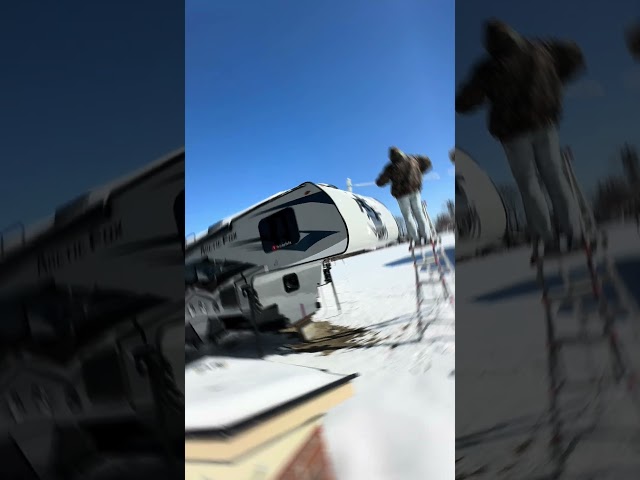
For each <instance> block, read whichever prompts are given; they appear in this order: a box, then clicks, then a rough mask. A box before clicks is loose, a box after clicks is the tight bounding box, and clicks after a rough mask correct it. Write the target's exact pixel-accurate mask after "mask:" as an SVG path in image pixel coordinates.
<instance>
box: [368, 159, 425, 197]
mask: <svg viewBox="0 0 640 480" xmlns="http://www.w3.org/2000/svg"><path fill="white" fill-rule="evenodd" d="M397 152H398V154H397V155H390V157H391V158H390V159H391V162H389V163H388V164H387V165H386V166H385V167H384V170H382V173H381V174H380V176H379V177H378V179H377V180H376V185H378V186H379V187H384V186H385V185H387V184H388V183H389V182H391V195H393V196H394V197H395V198H400V197H404V196H405V195H409V194H412V193H415V192H419V191H421V190H422V177H423V175H424V174H425V173H427V172H428V171H429V170H431V167H432V165H431V160H430V159H429V157H426V156H424V155H407V154H405V153H402V152H400V151H399V150H398V151H397Z"/></svg>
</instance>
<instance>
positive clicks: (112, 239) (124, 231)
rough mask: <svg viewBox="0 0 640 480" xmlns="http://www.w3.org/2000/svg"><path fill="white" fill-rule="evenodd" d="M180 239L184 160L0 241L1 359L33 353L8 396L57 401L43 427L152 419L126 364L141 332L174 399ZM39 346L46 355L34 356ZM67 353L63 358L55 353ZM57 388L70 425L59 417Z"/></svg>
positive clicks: (140, 378) (180, 154)
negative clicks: (7, 336) (115, 417)
mask: <svg viewBox="0 0 640 480" xmlns="http://www.w3.org/2000/svg"><path fill="white" fill-rule="evenodd" d="M15 232H17V234H15ZM183 238H184V149H180V150H179V151H177V152H174V153H172V154H170V155H168V156H166V157H164V158H162V159H160V160H159V161H158V162H154V163H153V164H151V165H149V166H147V167H145V168H143V169H141V170H140V171H137V172H135V173H133V174H131V175H128V176H127V177H125V178H123V179H121V180H118V181H116V182H113V183H110V184H108V185H106V186H104V187H101V188H98V189H95V190H93V191H91V192H89V193H87V194H85V195H83V196H81V197H80V198H78V199H77V200H75V201H73V202H71V203H69V204H67V205H64V206H63V207H61V208H59V209H58V210H57V211H56V213H55V215H53V216H52V217H50V218H48V219H46V220H45V221H44V222H40V223H39V224H38V225H37V226H36V227H32V228H27V229H24V230H22V229H20V230H14V235H7V236H4V237H3V241H2V247H3V248H2V253H1V254H0V272H1V273H0V314H1V316H2V326H1V327H2V328H3V329H4V331H6V332H11V334H12V335H13V340H14V342H13V343H12V344H11V345H10V346H9V348H11V349H15V350H21V349H27V350H28V349H30V348H31V347H33V346H34V345H36V346H38V348H37V351H38V352H39V353H38V355H39V356H41V362H40V363H41V365H40V366H38V367H37V372H35V373H34V371H33V369H32V368H31V366H30V365H32V364H33V363H34V362H35V360H33V359H29V357H28V356H26V357H25V358H26V359H27V360H25V362H24V365H22V363H21V361H16V362H13V364H12V365H10V367H11V372H10V373H11V375H12V376H13V377H12V378H15V380H12V381H13V382H15V383H16V385H18V386H17V387H16V389H17V390H16V392H17V393H16V395H18V396H21V395H23V394H24V398H25V399H27V398H31V395H32V393H31V388H32V387H31V383H33V385H36V384H38V382H41V383H42V385H43V388H45V389H46V390H47V391H48V392H49V395H50V396H51V397H52V398H54V399H57V400H55V401H54V404H55V405H56V406H55V408H54V411H53V412H52V413H51V416H52V417H53V418H54V419H55V420H60V421H67V420H70V419H71V420H73V418H75V417H74V415H80V416H84V417H87V418H88V417H91V416H92V415H95V416H97V417H99V415H100V413H99V412H103V413H104V412H105V411H106V410H105V407H106V406H109V407H110V408H111V409H112V410H114V411H116V412H120V413H119V414H121V415H122V416H123V417H127V418H129V417H131V418H136V416H137V415H138V414H139V413H140V412H142V413H144V412H147V413H148V412H149V411H152V409H153V397H152V391H151V389H150V388H149V385H148V383H147V379H146V377H145V375H144V374H143V373H141V371H140V369H139V368H138V367H137V366H136V364H135V360H134V355H133V352H134V351H136V349H137V348H139V347H140V346H142V345H143V341H142V339H141V331H143V332H144V333H145V334H146V336H147V338H148V341H149V342H150V343H151V344H155V345H156V346H158V347H159V348H160V350H161V351H162V353H163V354H164V355H165V358H167V359H168V360H169V361H170V363H171V364H172V366H173V373H174V374H175V379H176V383H177V386H178V388H182V389H184V377H183V376H182V375H183V373H182V365H183V364H184V344H183V342H182V332H183V330H182V328H183V327H182V323H181V322H182V313H183V306H184V298H183V297H182V288H181V286H182V283H183V277H182V274H183V271H184V244H183ZM60 311H64V315H59V312H60ZM133 319H136V320H137V322H138V325H139V327H140V328H138V327H134V325H133ZM176 328H177V329H178V330H177V331H178V334H177V335H176ZM80 337H82V338H81V340H80ZM44 344H46V345H47V348H49V347H50V346H51V345H54V346H55V349H54V348H53V347H51V349H50V350H47V352H49V353H46V354H45V353H43V351H44V350H42V349H41V348H40V347H41V346H42V345H44ZM67 344H70V345H73V348H71V347H69V348H65V347H60V345H63V346H64V345H67ZM56 345H57V346H56ZM54 350H55V352H56V353H55V355H56V356H55V358H56V360H52V358H53V355H54V354H53V353H50V352H53V351H54ZM50 355H51V356H50ZM7 368H9V366H7ZM0 370H4V368H0ZM107 370H108V374H106V375H107V377H108V378H101V375H102V374H104V372H106V371H107ZM7 372H9V370H7ZM101 372H102V373H101ZM29 378H32V379H33V378H35V380H29V381H26V380H24V379H29ZM21 379H23V380H24V381H23V380H21ZM7 381H8V380H7ZM111 381H113V383H112V382H111ZM30 382H31V383H30ZM7 388H8V387H7ZM69 388H71V391H73V392H74V395H75V397H76V402H77V404H78V405H77V407H78V409H79V412H80V413H75V414H74V412H71V411H69V409H68V408H67V407H66V406H65V405H66V403H65V401H64V398H65V395H67V393H68V392H69ZM136 388H141V389H140V390H136ZM23 390H24V391H23ZM65 392H66V393H65ZM25 405H30V404H29V403H28V401H25ZM119 408H120V410H118V409H119ZM96 412H98V413H96ZM41 415H42V413H41V412H38V411H37V410H36V409H34V410H32V411H28V412H26V413H25V414H24V416H25V417H27V418H30V419H33V418H36V417H38V416H41ZM97 417H96V418H97ZM27 423H28V422H27Z"/></svg>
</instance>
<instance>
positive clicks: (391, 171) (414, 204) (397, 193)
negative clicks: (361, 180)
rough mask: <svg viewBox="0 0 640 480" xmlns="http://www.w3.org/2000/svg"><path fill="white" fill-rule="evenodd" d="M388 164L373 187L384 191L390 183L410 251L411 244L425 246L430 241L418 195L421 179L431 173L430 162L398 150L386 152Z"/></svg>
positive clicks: (390, 149)
mask: <svg viewBox="0 0 640 480" xmlns="http://www.w3.org/2000/svg"><path fill="white" fill-rule="evenodd" d="M389 160H390V162H389V163H388V164H387V165H386V166H385V167H384V169H383V170H382V173H380V175H379V176H378V179H377V180H376V185H377V186H379V187H384V186H385V185H387V184H388V183H391V195H393V196H394V197H395V199H396V200H397V201H398V205H399V206H400V211H401V212H402V216H403V217H404V221H405V223H406V225H407V233H408V234H409V237H410V242H411V244H410V248H411V247H412V246H413V245H414V244H422V243H424V244H426V243H428V242H429V241H430V240H431V239H430V235H429V233H428V231H429V228H428V226H427V218H426V216H425V214H424V211H423V210H422V195H421V192H422V177H423V175H424V174H425V173H427V172H428V171H429V170H431V167H432V165H431V160H430V159H429V157H426V156H424V155H407V154H406V153H404V152H402V151H401V150H400V149H399V148H397V147H391V148H389ZM414 218H415V222H414ZM416 223H417V224H418V229H417V231H416Z"/></svg>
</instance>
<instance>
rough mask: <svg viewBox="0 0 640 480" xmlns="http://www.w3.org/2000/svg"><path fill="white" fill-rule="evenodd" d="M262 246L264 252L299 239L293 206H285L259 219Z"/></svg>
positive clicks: (294, 242) (274, 249)
mask: <svg viewBox="0 0 640 480" xmlns="http://www.w3.org/2000/svg"><path fill="white" fill-rule="evenodd" d="M258 230H259V231H260V240H262V248H263V249H264V251H265V252H266V253H269V252H274V251H276V250H278V249H280V248H283V247H286V246H288V245H294V244H296V243H298V242H299V241H300V230H298V221H297V220H296V214H295V212H294V211H293V208H285V209H283V210H280V211H279V212H276V213H274V214H273V215H270V216H268V217H266V218H263V219H262V220H260V223H259V224H258Z"/></svg>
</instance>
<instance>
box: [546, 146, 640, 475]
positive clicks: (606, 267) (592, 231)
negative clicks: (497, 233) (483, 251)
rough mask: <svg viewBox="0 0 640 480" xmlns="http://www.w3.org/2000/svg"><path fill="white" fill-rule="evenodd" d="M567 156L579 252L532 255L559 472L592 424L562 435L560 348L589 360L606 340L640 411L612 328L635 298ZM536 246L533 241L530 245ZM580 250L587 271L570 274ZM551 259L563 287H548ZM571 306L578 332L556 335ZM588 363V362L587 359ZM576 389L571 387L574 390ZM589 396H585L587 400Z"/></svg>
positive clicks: (615, 372)
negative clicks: (593, 321) (579, 350)
mask: <svg viewBox="0 0 640 480" xmlns="http://www.w3.org/2000/svg"><path fill="white" fill-rule="evenodd" d="M569 158H570V157H569V156H568V155H565V174H566V175H567V177H568V179H569V183H570V185H571V188H572V190H573V193H574V195H575V197H576V200H577V201H578V204H579V205H580V210H581V223H582V225H581V226H582V229H583V234H584V238H585V242H584V245H583V250H582V252H576V251H574V252H573V253H570V254H564V255H563V254H562V253H560V254H557V255H553V256H547V257H546V258H545V257H544V256H538V257H537V259H536V260H535V265H536V270H537V272H536V278H537V282H538V284H539V285H540V288H541V290H542V305H543V308H544V318H545V329H546V348H547V376H548V382H549V421H550V427H551V439H550V443H549V445H550V450H551V452H550V453H551V458H552V460H553V461H554V463H555V467H556V469H557V472H556V473H558V474H559V473H561V472H562V471H563V469H564V466H565V463H566V460H567V457H568V455H569V454H570V452H571V450H572V449H573V447H574V446H575V442H576V441H577V439H578V438H580V436H582V435H584V434H586V433H588V431H589V429H590V428H593V425H592V426H590V427H587V428H585V429H584V430H583V431H581V432H579V433H578V434H577V436H576V437H574V438H573V439H571V440H566V439H565V438H564V422H563V419H562V417H561V414H560V403H559V402H560V395H561V394H562V393H565V392H567V393H569V392H570V390H569V387H570V386H571V385H572V384H573V382H571V383H570V382H569V380H568V378H567V377H568V375H567V374H566V367H565V366H564V365H563V364H561V350H562V349H563V348H566V347H570V346H573V347H583V348H584V349H585V353H587V357H588V361H589V360H591V358H590V355H589V354H590V353H591V349H590V347H591V346H592V345H594V344H597V343H603V344H605V345H606V346H607V350H608V356H609V359H610V361H611V370H612V377H613V380H614V384H621V383H622V382H623V381H626V387H627V389H628V392H629V394H630V399H631V400H632V402H633V404H634V406H635V407H636V409H637V410H638V412H640V399H639V397H638V393H637V391H636V388H635V387H636V377H635V373H634V372H633V369H632V366H631V364H630V362H629V360H628V358H627V356H626V354H625V351H624V349H623V347H622V344H621V342H620V337H619V336H618V333H617V330H616V321H617V320H618V319H619V317H620V315H622V314H625V315H627V316H628V317H629V316H631V317H632V321H635V318H633V317H634V315H633V314H634V313H635V311H636V308H635V306H634V305H633V302H632V301H631V300H630V297H629V295H628V294H627V293H626V291H625V289H624V287H623V286H622V284H621V282H620V281H619V280H618V276H617V274H616V270H615V266H614V264H613V262H612V261H611V260H610V259H609V256H608V253H607V247H608V241H607V237H606V234H605V233H604V232H602V233H601V234H600V235H598V232H597V231H596V228H597V227H596V224H595V221H594V220H593V215H592V213H591V210H590V208H589V206H588V204H587V202H586V200H585V199H584V196H582V194H581V192H580V189H579V187H578V184H577V182H576V180H575V175H574V174H573V169H572V168H571V163H570V161H569ZM598 237H600V239H599V240H600V241H599V244H598V245H597V252H598V253H599V255H598V257H600V260H601V261H600V262H598V261H597V260H598V258H597V257H596V250H595V248H594V246H595V245H594V240H596V239H598ZM534 247H535V245H534ZM576 255H584V257H585V264H586V271H584V270H583V271H582V278H578V279H575V278H572V276H571V274H570V273H571V272H570V271H569V270H568V268H567V266H566V265H565V264H564V260H567V257H568V256H573V257H575V256H576ZM551 260H555V261H557V263H558V267H559V277H560V280H561V283H562V288H560V289H558V288H554V289H553V290H552V288H551V286H550V282H549V281H548V279H547V278H546V276H545V274H546V271H545V262H548V261H551ZM612 291H613V293H614V295H615V298H616V299H618V300H619V303H620V304H621V305H622V308H613V306H612V305H611V302H610V301H609V299H608V298H607V295H608V294H610V293H611V292H612ZM589 301H591V302H594V303H595V314H596V315H597V317H598V320H599V322H600V327H601V331H600V332H601V333H599V334H596V335H593V334H589V331H588V327H589V324H590V322H589V320H590V318H589V312H588V311H587V304H588V303H589ZM567 308H568V309H569V310H571V311H572V312H573V313H574V315H575V317H574V318H576V319H577V320H578V323H579V329H580V332H579V333H578V334H577V335H571V336H559V335H558V329H557V326H558V324H557V318H556V317H557V316H559V314H560V311H561V310H566V309H567ZM590 363H592V362H590ZM589 368H591V369H592V371H591V372H589V374H590V375H591V378H589V380H588V381H587V385H588V386H592V385H594V386H595V387H596V390H597V391H596V392H595V394H594V398H598V397H599V395H600V393H601V392H602V390H603V384H604V381H603V378H601V377H597V376H596V375H595V374H594V373H593V370H594V368H593V367H592V366H589ZM574 393H575V392H574ZM590 403H591V402H587V406H588V405H589V404H590Z"/></svg>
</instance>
